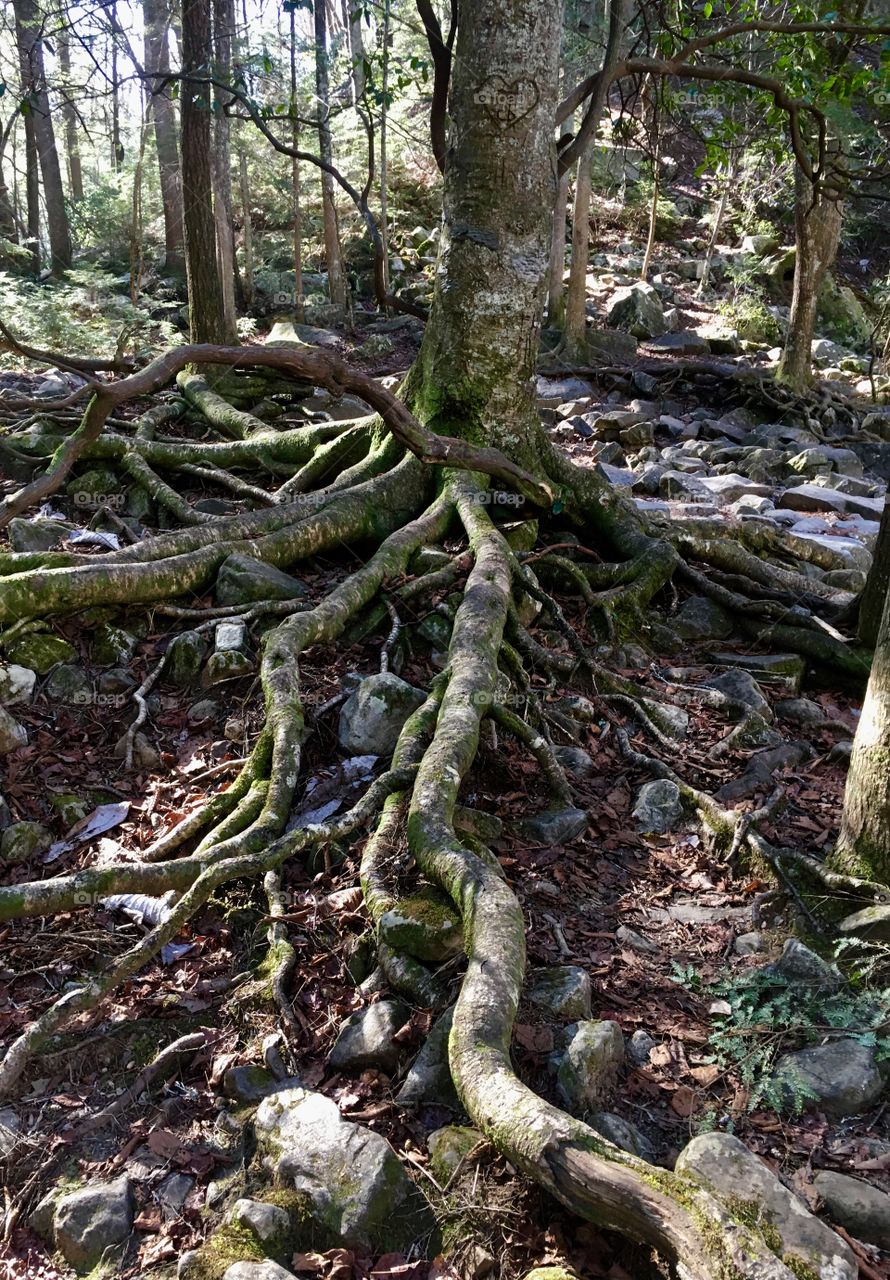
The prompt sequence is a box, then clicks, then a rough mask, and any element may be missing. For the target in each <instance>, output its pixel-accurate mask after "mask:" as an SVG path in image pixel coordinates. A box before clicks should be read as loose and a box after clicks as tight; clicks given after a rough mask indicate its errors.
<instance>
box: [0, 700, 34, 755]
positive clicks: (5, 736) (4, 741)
mask: <svg viewBox="0 0 890 1280" xmlns="http://www.w3.org/2000/svg"><path fill="white" fill-rule="evenodd" d="M27 745H28V730H27V729H26V728H25V726H24V725H23V724H19V722H18V720H16V719H15V717H14V716H11V715H10V714H9V712H8V711H7V710H6V708H5V707H0V756H2V755H6V754H8V752H10V751H18V749H19V747H26V746H27Z"/></svg>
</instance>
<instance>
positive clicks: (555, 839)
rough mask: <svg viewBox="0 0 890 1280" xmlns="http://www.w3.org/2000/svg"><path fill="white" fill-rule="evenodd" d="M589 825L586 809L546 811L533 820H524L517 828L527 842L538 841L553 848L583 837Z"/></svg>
mask: <svg viewBox="0 0 890 1280" xmlns="http://www.w3.org/2000/svg"><path fill="white" fill-rule="evenodd" d="M587 823H588V819H587V812H586V810H584V809H571V808H570V809H545V810H543V812H541V813H538V814H535V816H534V817H533V818H524V819H523V820H522V821H521V822H518V823H517V824H516V826H517V830H518V831H519V833H520V834H521V835H522V836H524V837H525V839H526V840H537V841H540V842H541V843H542V844H545V845H548V846H549V847H551V848H552V847H553V845H557V844H565V843H566V841H568V840H574V839H576V837H577V836H580V835H582V834H583V832H585V831H586V830H587Z"/></svg>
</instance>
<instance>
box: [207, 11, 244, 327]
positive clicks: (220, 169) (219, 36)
mask: <svg viewBox="0 0 890 1280" xmlns="http://www.w3.org/2000/svg"><path fill="white" fill-rule="evenodd" d="M234 30H235V4H234V0H213V52H214V57H215V69H216V75H217V78H218V79H219V81H221V82H222V83H223V84H225V83H227V82H228V81H229V80H230V79H231V74H232V38H233V33H234ZM230 103H231V94H229V93H226V91H225V89H223V88H220V87H219V85H214V89H213V105H214V111H213V215H214V218H215V220H216V249H217V253H218V255H219V278H220V283H221V285H222V293H223V306H224V308H225V313H226V330H227V332H228V333H235V332H237V317H236V313H235V276H236V266H235V235H234V230H233V221H234V219H233V214H232V208H233V205H232V156H231V147H230V143H229V133H230V129H229V117H228V115H227V114H226V111H227V108H228V107H229V105H230ZM239 288H240V282H239Z"/></svg>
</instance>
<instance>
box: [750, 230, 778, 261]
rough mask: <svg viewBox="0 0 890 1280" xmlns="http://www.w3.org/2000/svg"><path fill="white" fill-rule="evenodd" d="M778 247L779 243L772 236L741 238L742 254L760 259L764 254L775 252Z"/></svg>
mask: <svg viewBox="0 0 890 1280" xmlns="http://www.w3.org/2000/svg"><path fill="white" fill-rule="evenodd" d="M778 247H779V242H778V240H777V239H776V237H775V236H773V235H763V236H755V235H752V236H743V237H742V253H753V254H756V255H757V257H758V258H762V257H763V255H764V254H765V253H773V252H775V250H776V249H778Z"/></svg>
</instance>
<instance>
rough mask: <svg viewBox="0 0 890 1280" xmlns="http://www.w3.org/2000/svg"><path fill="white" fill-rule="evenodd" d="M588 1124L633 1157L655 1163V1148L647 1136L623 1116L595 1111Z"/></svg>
mask: <svg viewBox="0 0 890 1280" xmlns="http://www.w3.org/2000/svg"><path fill="white" fill-rule="evenodd" d="M587 1123H588V1124H589V1125H590V1127H591V1128H592V1129H596V1131H597V1133H601V1134H602V1136H603V1137H604V1138H605V1139H607V1141H609V1142H614V1144H615V1146H616V1147H620V1148H621V1150H622V1151H629V1152H630V1154H631V1155H632V1156H639V1157H640V1159H641V1160H648V1161H649V1163H650V1164H651V1163H652V1162H653V1160H654V1158H655V1148H654V1147H653V1146H652V1143H651V1142H650V1141H649V1139H648V1138H647V1137H646V1135H645V1134H643V1133H640V1130H639V1129H638V1128H637V1126H636V1125H635V1124H631V1122H630V1121H629V1120H625V1119H624V1117H623V1116H618V1115H616V1114H615V1113H614V1111H595V1112H594V1113H593V1114H592V1115H589V1116H588V1117H587Z"/></svg>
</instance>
